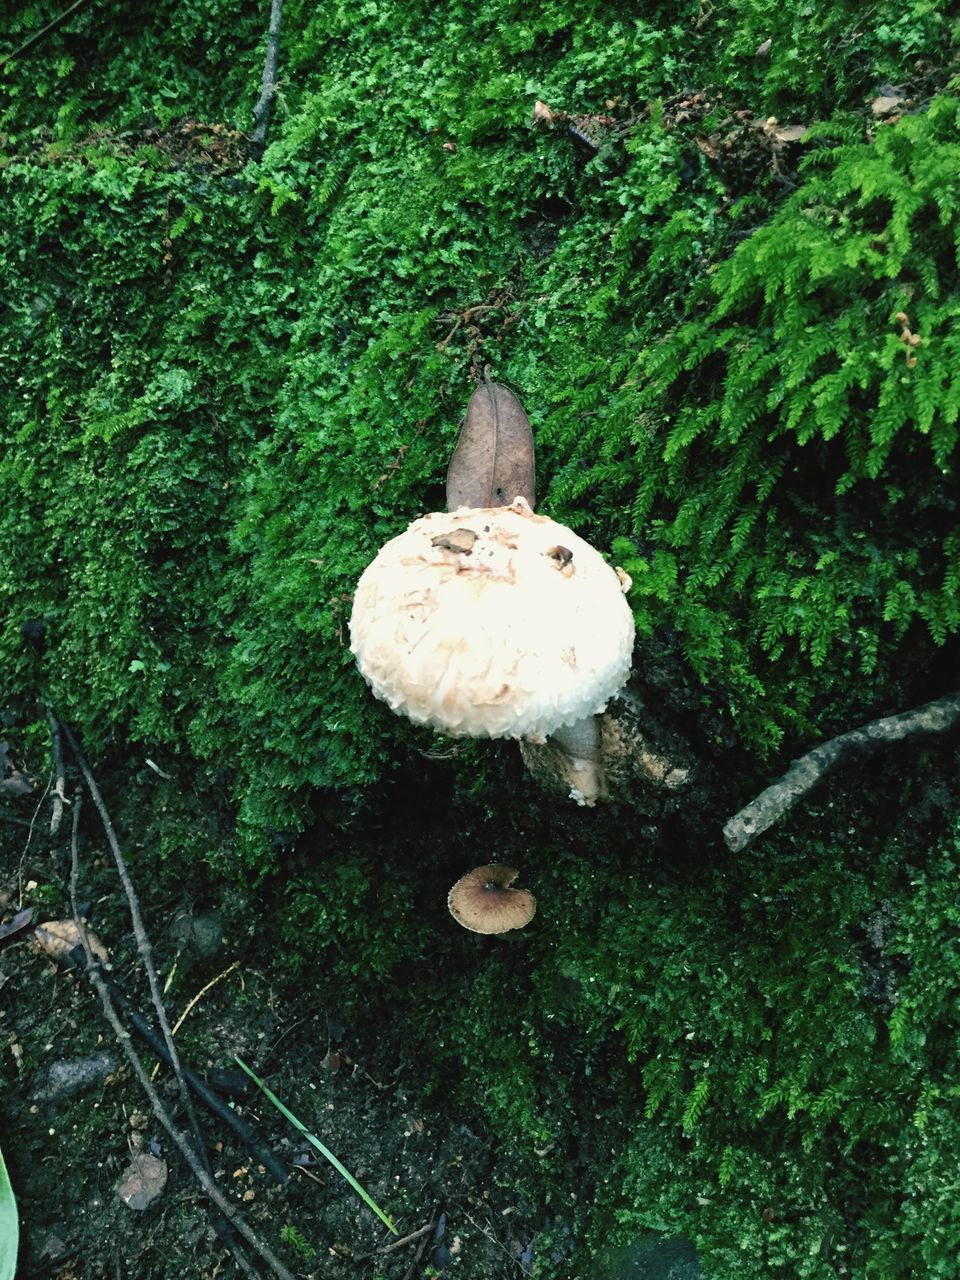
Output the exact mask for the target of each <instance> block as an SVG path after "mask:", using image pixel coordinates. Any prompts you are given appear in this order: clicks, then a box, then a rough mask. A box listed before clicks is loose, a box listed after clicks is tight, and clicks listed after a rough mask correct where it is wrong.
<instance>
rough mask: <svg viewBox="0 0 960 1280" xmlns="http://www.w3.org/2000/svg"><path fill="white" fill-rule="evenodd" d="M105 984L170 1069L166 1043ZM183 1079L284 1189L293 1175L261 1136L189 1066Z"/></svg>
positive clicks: (114, 989) (118, 1005)
mask: <svg viewBox="0 0 960 1280" xmlns="http://www.w3.org/2000/svg"><path fill="white" fill-rule="evenodd" d="M104 983H105V985H106V987H107V990H108V992H109V994H110V997H111V999H112V1000H113V1003H114V1005H115V1006H116V1007H117V1008H118V1009H121V1010H122V1011H123V1012H124V1013H125V1014H126V1016H127V1017H128V1018H129V1020H130V1025H131V1026H132V1027H133V1029H134V1031H135V1032H136V1033H137V1035H138V1036H139V1037H140V1039H141V1040H142V1041H143V1042H144V1044H146V1045H148V1046H149V1048H150V1049H151V1050H152V1051H153V1053H155V1054H156V1056H157V1057H158V1058H159V1059H160V1061H161V1062H163V1063H164V1064H165V1065H166V1066H168V1067H169V1066H170V1055H169V1054H168V1053H167V1050H166V1049H165V1048H164V1044H163V1041H162V1040H161V1039H160V1037H159V1036H158V1035H157V1033H156V1032H155V1031H154V1029H153V1028H152V1027H151V1026H150V1024H149V1022H147V1020H146V1019H145V1018H144V1017H143V1016H142V1015H141V1014H140V1013H138V1012H137V1010H136V1009H135V1008H134V1007H133V1006H132V1005H131V1003H130V1001H129V1000H128V999H127V998H126V996H124V995H123V993H122V992H121V991H118V990H117V988H116V986H115V984H114V983H112V982H111V981H110V980H109V978H104ZM183 1078H184V1079H185V1080H186V1082H187V1084H188V1085H189V1086H190V1088H191V1090H192V1091H193V1093H194V1094H195V1095H196V1096H197V1098H198V1099H199V1100H200V1102H202V1103H203V1105H204V1106H205V1107H206V1108H207V1110H208V1111H209V1112H210V1113H211V1114H212V1115H215V1116H216V1117H217V1119H218V1120H221V1121H222V1122H223V1123H224V1124H225V1125H227V1127H228V1128H230V1129H232V1130H233V1132H234V1134H235V1135H236V1136H237V1138H239V1140H240V1141H241V1142H242V1143H243V1145H244V1146H245V1147H246V1148H247V1150H248V1151H249V1152H250V1153H251V1155H253V1156H255V1157H256V1159H257V1161H258V1162H259V1163H260V1164H262V1165H263V1166H264V1168H265V1169H266V1170H267V1172H268V1173H269V1174H270V1176H271V1177H272V1178H274V1179H275V1180H276V1181H277V1182H279V1183H280V1185H281V1186H283V1185H285V1184H286V1182H287V1181H288V1179H289V1177H290V1175H289V1174H288V1172H287V1170H286V1169H285V1168H284V1166H283V1165H282V1164H281V1163H280V1161H279V1160H278V1159H277V1157H276V1156H275V1155H274V1154H273V1152H272V1151H271V1150H270V1148H269V1147H268V1146H267V1144H266V1143H265V1142H264V1141H263V1140H262V1139H261V1138H260V1136H259V1134H258V1133H257V1132H256V1131H255V1130H254V1129H253V1128H251V1126H250V1125H248V1124H247V1122H246V1120H244V1119H243V1118H242V1117H241V1116H239V1115H238V1114H237V1112H236V1111H234V1110H233V1108H232V1107H229V1106H228V1105H227V1104H226V1103H225V1102H224V1101H223V1100H222V1099H221V1098H219V1097H218V1096H217V1094H216V1093H215V1092H214V1090H213V1089H211V1088H210V1086H209V1085H208V1084H207V1083H206V1082H205V1081H203V1080H201V1079H200V1077H199V1076H198V1075H197V1074H196V1072H195V1071H193V1070H192V1069H191V1068H190V1067H189V1066H187V1065H186V1063H184V1064H183Z"/></svg>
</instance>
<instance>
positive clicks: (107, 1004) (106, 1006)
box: [61, 722, 294, 1280]
mask: <svg viewBox="0 0 960 1280" xmlns="http://www.w3.org/2000/svg"><path fill="white" fill-rule="evenodd" d="M61 724H62V722H61ZM63 727H64V729H66V726H63ZM66 733H67V737H68V740H69V738H70V737H71V735H70V732H69V730H66ZM71 745H73V744H72V743H71ZM79 819H80V797H79V796H77V797H76V800H75V803H74V810H73V831H72V834H71V838H70V905H71V908H72V910H73V918H74V923H75V924H76V926H77V930H78V932H79V935H80V940H81V943H82V945H83V953H84V956H85V958H86V972H87V975H88V976H89V978H90V981H91V982H92V983H93V985H94V987H96V989H97V994H98V995H99V996H100V1003H101V1004H102V1006H103V1013H104V1017H105V1018H106V1019H107V1021H108V1022H109V1023H110V1026H111V1027H112V1029H113V1033H114V1035H115V1036H116V1038H117V1043H118V1044H119V1045H120V1047H121V1049H122V1050H123V1052H124V1055H125V1056H126V1058H127V1060H128V1062H129V1063H130V1066H131V1068H132V1070H133V1073H134V1075H135V1076H136V1077H137V1079H138V1080H139V1082H140V1085H141V1087H142V1089H143V1091H144V1093H145V1094H146V1095H147V1098H148V1100H149V1102H150V1106H151V1107H152V1109H153V1113H154V1115H155V1116H156V1117H157V1120H158V1122H159V1123H160V1124H161V1125H162V1126H163V1128H164V1129H165V1130H166V1132H167V1134H168V1135H169V1137H170V1141H171V1142H172V1143H173V1144H174V1146H175V1147H176V1148H177V1150H178V1151H179V1152H180V1154H181V1156H182V1157H183V1159H184V1160H185V1161H186V1163H187V1164H188V1165H189V1167H190V1170H191V1172H192V1173H193V1175H194V1177H195V1178H196V1179H197V1181H198V1182H199V1183H200V1185H201V1187H202V1188H203V1190H204V1191H205V1192H206V1194H207V1196H208V1198H209V1199H210V1200H211V1201H212V1202H213V1204H214V1205H216V1207H217V1208H218V1209H219V1210H220V1212H221V1213H222V1214H223V1216H224V1217H225V1218H226V1219H227V1221H228V1222H229V1223H230V1225H231V1226H232V1227H233V1229H234V1230H235V1231H236V1232H237V1233H238V1234H239V1235H241V1236H243V1238H244V1240H246V1242H247V1243H248V1244H249V1245H250V1247H251V1248H252V1249H254V1250H255V1252H256V1253H258V1254H259V1255H260V1257H261V1258H262V1259H263V1260H264V1262H265V1263H266V1264H267V1266H269V1267H270V1268H271V1270H272V1271H273V1273H274V1275H275V1276H276V1277H277V1280H294V1276H293V1275H292V1273H291V1272H290V1271H288V1270H287V1268H286V1267H285V1266H284V1265H283V1263H282V1262H281V1261H280V1259H279V1258H278V1257H277V1256H276V1254H275V1253H274V1252H273V1250H272V1249H271V1248H270V1246H269V1245H268V1244H266V1243H265V1242H264V1241H263V1240H261V1239H260V1237H259V1236H258V1235H257V1234H256V1232H255V1231H254V1230H253V1229H252V1228H251V1227H250V1226H249V1224H248V1223H247V1222H246V1220H245V1219H244V1218H243V1217H242V1216H241V1215H240V1214H239V1213H238V1212H237V1210H236V1209H235V1208H234V1206H233V1205H232V1204H231V1203H230V1201H229V1200H227V1199H226V1198H225V1197H224V1195H223V1194H222V1193H221V1191H220V1188H219V1187H218V1186H217V1185H216V1183H215V1182H214V1181H213V1178H212V1177H211V1176H210V1174H209V1173H208V1172H207V1170H206V1169H205V1168H204V1166H203V1163H202V1162H201V1160H200V1157H199V1156H198V1155H197V1153H196V1152H195V1151H194V1149H193V1147H192V1146H191V1145H190V1143H189V1142H187V1140H186V1138H185V1137H184V1136H183V1134H182V1133H181V1132H180V1130H179V1129H178V1128H177V1127H176V1125H175V1124H174V1123H173V1120H172V1119H171V1117H170V1114H169V1112H168V1111H167V1109H166V1107H165V1106H164V1105H163V1102H162V1101H161V1100H160V1095H159V1094H158V1093H157V1091H156V1089H155V1088H154V1087H153V1085H152V1084H151V1082H150V1077H149V1076H148V1075H147V1072H146V1068H145V1067H144V1065H143V1063H142V1062H141V1061H140V1058H139V1057H138V1056H137V1054H136V1053H135V1052H134V1049H133V1046H132V1044H131V1043H130V1032H129V1031H127V1029H126V1028H125V1027H124V1026H123V1024H122V1023H121V1021H120V1019H119V1017H118V1016H117V1012H116V1010H115V1009H114V1007H113V1003H112V1001H111V999H110V993H109V991H108V990H107V985H106V982H105V981H104V977H103V974H102V972H101V970H100V965H99V962H98V961H97V959H96V957H95V956H94V954H93V951H92V950H91V949H90V940H89V938H88V937H87V931H86V928H85V927H84V924H83V920H82V918H81V916H80V910H79V905H78V902H77V878H78V874H79V862H80V855H79V845H78V840H77V834H78V829H79ZM234 1257H235V1258H236V1260H237V1263H238V1265H239V1266H240V1268H241V1270H242V1271H243V1272H244V1273H245V1274H246V1275H248V1276H252V1277H255V1276H256V1272H255V1271H254V1270H253V1268H252V1267H251V1265H250V1263H249V1262H247V1261H246V1259H245V1258H243V1256H242V1255H237V1254H236V1253H234Z"/></svg>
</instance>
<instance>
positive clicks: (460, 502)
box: [447, 379, 536, 511]
mask: <svg viewBox="0 0 960 1280" xmlns="http://www.w3.org/2000/svg"><path fill="white" fill-rule="evenodd" d="M535 490H536V472H535V460H534V449H533V431H532V430H531V428H530V419H529V418H528V417H527V415H526V414H525V413H524V411H523V406H522V405H521V403H520V401H519V400H518V399H517V397H516V396H515V395H514V394H513V392H512V391H508V390H507V388H506V387H503V386H501V385H500V384H499V383H497V382H489V381H487V380H486V379H484V381H483V382H482V383H481V384H480V386H479V387H477V389H476V391H475V392H474V393H473V395H472V396H471V397H470V403H469V404H468V405H467V412H466V416H465V417H464V419H463V426H462V427H461V429H460V439H459V440H458V441H457V447H456V449H455V450H454V453H453V458H452V459H451V461H450V468H449V470H448V471H447V510H448V511H456V509H457V508H458V507H505V506H509V505H510V503H511V502H513V500H514V498H516V497H523V498H526V500H527V502H529V504H530V506H531V507H532V506H533V505H534V501H535V498H536V492H535Z"/></svg>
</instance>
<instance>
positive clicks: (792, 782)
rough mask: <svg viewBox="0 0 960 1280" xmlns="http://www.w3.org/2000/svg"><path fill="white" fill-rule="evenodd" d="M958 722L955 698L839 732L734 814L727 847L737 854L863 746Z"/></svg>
mask: <svg viewBox="0 0 960 1280" xmlns="http://www.w3.org/2000/svg"><path fill="white" fill-rule="evenodd" d="M957 720H960V693H953V694H949V695H948V696H947V697H945V698H937V699H936V700H935V701H933V702H928V703H926V704H925V705H924V706H922V707H915V708H914V709H913V710H912V711H904V712H902V713H901V714H900V715H895V716H884V717H883V718H882V719H880V720H871V721H870V722H869V724H864V725H861V726H860V727H859V728H858V729H851V730H850V731H849V732H848V733H841V734H840V736H839V737H837V738H831V739H830V740H829V741H828V742H823V743H821V744H820V746H819V747H814V748H813V750H812V751H808V752H807V754H806V755H804V756H801V757H800V758H799V759H798V760H794V762H793V764H791V766H790V768H789V769H788V770H787V772H786V773H785V774H784V775H783V777H782V778H779V779H778V780H777V781H776V782H774V783H773V784H772V785H771V786H769V787H767V788H766V789H765V790H764V791H761V793H760V794H759V795H758V796H757V798H756V799H755V800H751V802H750V803H749V804H748V805H746V806H745V807H744V808H743V809H741V810H740V811H739V812H738V813H735V814H734V815H733V817H732V818H731V819H730V821H729V822H728V823H727V824H726V826H725V827H724V828H723V838H724V840H726V842H727V848H728V849H731V850H732V851H733V852H734V853H739V852H740V850H741V849H745V848H746V847H747V845H748V844H751V843H752V842H753V841H754V840H755V839H756V838H757V836H759V835H761V834H762V833H763V832H764V831H766V830H767V828H768V827H772V826H773V824H774V823H775V822H776V821H777V820H778V819H779V818H781V817H782V816H783V815H784V814H785V813H786V812H787V811H788V810H789V809H792V808H793V806H794V805H795V804H796V803H797V802H798V801H799V800H800V798H801V796H804V795H806V793H807V792H808V791H809V790H810V788H811V787H812V786H814V784H815V783H817V782H819V781H820V779H821V778H822V777H823V776H824V774H825V773H828V772H829V771H830V770H831V769H832V768H833V767H834V766H835V765H837V764H839V763H840V761H841V760H843V759H844V757H846V756H848V755H852V754H853V753H854V752H857V751H862V750H864V749H865V748H867V747H871V746H876V745H879V744H883V743H888V742H900V741H902V740H903V739H904V738H914V737H920V736H921V735H924V734H930V733H944V732H946V730H947V729H950V728H952V727H953V725H954V724H955V723H956V722H957Z"/></svg>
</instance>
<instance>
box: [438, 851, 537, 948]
mask: <svg viewBox="0 0 960 1280" xmlns="http://www.w3.org/2000/svg"><path fill="white" fill-rule="evenodd" d="M519 874H520V873H519V871H515V870H514V869H513V867H504V866H501V865H500V864H499V863H491V864H490V865H489V866H485V867H475V868H474V870H473V871H468V872H467V874H466V875H465V876H462V877H461V878H460V879H459V880H458V881H457V883H456V884H455V885H454V886H453V888H452V889H451V890H450V893H449V894H448V895H447V906H448V907H449V908H450V914H451V915H452V916H453V918H454V920H456V922H457V923H458V924H462V925H463V927H464V928H465V929H469V930H471V932H473V933H507V932H509V930H511V929H522V928H523V927H524V925H527V924H529V923H530V921H531V920H532V919H533V917H534V914H535V913H536V910H537V900H536V898H534V896H533V894H532V893H528V892H527V890H526V889H511V888H510V887H509V886H510V885H512V884H513V882H514V880H516V878H517V876H518V875H519Z"/></svg>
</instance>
